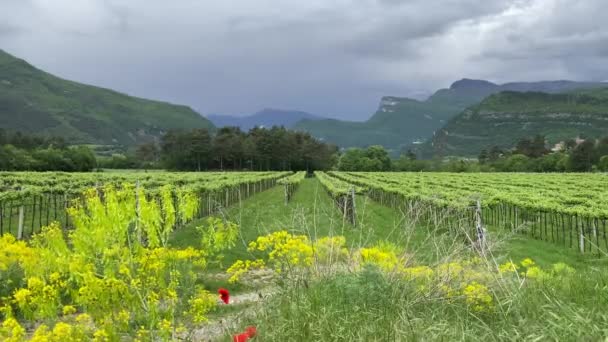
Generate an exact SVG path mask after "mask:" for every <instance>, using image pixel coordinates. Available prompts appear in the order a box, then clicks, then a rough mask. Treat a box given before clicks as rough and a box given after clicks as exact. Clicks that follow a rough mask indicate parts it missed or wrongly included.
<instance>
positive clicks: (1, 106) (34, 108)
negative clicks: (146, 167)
mask: <svg viewBox="0 0 608 342" xmlns="http://www.w3.org/2000/svg"><path fill="white" fill-rule="evenodd" d="M0 127H1V128H4V129H8V130H21V131H24V132H29V133H36V134H49V135H60V136H63V137H65V138H66V139H67V140H68V141H70V142H71V143H92V144H122V145H133V144H137V143H139V142H143V141H148V140H151V139H155V138H156V137H158V136H160V135H161V134H162V133H163V132H164V131H167V130H169V129H188V128H211V129H212V128H213V124H212V123H211V122H210V121H208V120H207V119H205V118H203V117H202V116H200V115H199V114H198V113H197V112H195V111H193V110H192V109H191V108H189V107H187V106H181V105H174V104H170V103H166V102H160V101H153V100H147V99H141V98H137V97H133V96H129V95H126V94H122V93H119V92H116V91H113V90H109V89H105V88H100V87H95V86H90V85H85V84H81V83H77V82H73V81H68V80H64V79H61V78H59V77H56V76H54V75H51V74H49V73H46V72H44V71H42V70H39V69H37V68H35V67H34V66H32V65H30V64H29V63H27V62H26V61H24V60H22V59H18V58H16V57H14V56H12V55H10V54H8V53H6V52H4V51H3V50H0Z"/></svg>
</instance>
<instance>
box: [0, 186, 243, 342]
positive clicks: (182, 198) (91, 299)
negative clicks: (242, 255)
mask: <svg viewBox="0 0 608 342" xmlns="http://www.w3.org/2000/svg"><path fill="white" fill-rule="evenodd" d="M173 190H174V189H172V188H170V187H163V188H162V189H161V191H160V193H159V194H158V196H159V197H160V199H159V201H160V204H159V205H154V204H152V203H156V200H155V199H153V198H151V197H150V198H147V196H149V195H146V192H145V191H143V190H142V189H137V188H136V187H135V186H134V185H132V184H124V185H123V186H122V187H120V188H115V187H114V186H111V185H108V186H106V187H104V188H103V190H96V189H91V190H88V191H87V192H86V193H85V194H84V199H83V201H82V202H81V203H80V202H79V203H75V205H74V206H73V207H71V208H70V209H69V214H70V217H71V220H72V221H73V222H74V226H75V229H74V230H72V231H71V232H70V233H69V234H68V235H67V239H66V238H65V236H64V233H63V232H62V230H61V229H60V227H59V226H58V224H56V223H53V224H52V225H50V226H49V227H46V228H44V229H43V231H42V233H40V234H38V235H36V236H35V237H34V238H33V239H32V240H31V242H30V243H29V244H26V243H24V242H21V241H16V240H15V239H14V238H13V237H12V236H11V235H4V236H3V237H1V238H0V247H2V248H1V249H0V279H6V278H8V277H10V280H11V281H10V282H7V283H6V284H5V285H4V286H7V287H8V289H4V288H3V289H2V290H3V292H8V296H3V297H2V298H0V307H1V308H2V310H1V311H0V312H1V315H2V320H3V321H9V322H10V327H8V325H3V326H2V327H1V328H0V338H3V339H6V338H13V337H15V335H16V334H18V335H19V337H20V339H17V340H21V338H23V334H22V333H21V331H20V330H19V329H16V328H20V325H19V323H17V320H19V321H22V322H26V323H27V325H28V326H33V325H34V324H33V323H34V322H35V323H36V326H37V327H36V331H35V332H34V334H33V335H34V336H36V338H37V339H36V340H44V341H46V340H53V341H54V340H57V341H72V340H74V341H76V340H90V339H92V338H93V337H95V338H98V337H99V336H104V337H106V338H107V339H109V340H118V339H124V338H125V337H129V338H133V337H135V336H136V335H141V334H152V335H154V336H161V337H163V339H164V340H172V339H176V338H177V336H178V334H179V333H183V330H184V326H185V325H186V324H192V323H200V322H203V321H205V320H206V316H207V314H208V313H209V311H211V310H212V309H213V308H214V307H215V305H216V302H217V299H216V297H215V296H214V295H211V294H210V293H209V292H208V291H206V290H204V289H203V288H201V287H200V286H199V285H197V278H198V276H197V274H198V273H199V272H202V271H203V270H204V267H205V266H206V263H207V259H208V258H211V257H213V256H215V255H216V253H219V252H220V251H222V250H223V249H225V248H228V247H230V246H232V245H233V244H234V238H235V236H234V234H232V237H231V238H223V239H222V238H217V237H216V238H214V239H213V249H206V250H205V251H204V252H203V251H201V250H200V249H199V248H192V247H189V248H185V249H175V248H169V247H166V245H167V243H166V239H167V236H168V233H169V232H170V231H171V230H173V228H174V224H175V221H176V219H180V220H182V221H187V220H190V219H192V216H193V215H194V212H195V210H196V205H197V203H198V201H196V199H195V197H192V196H189V195H187V194H185V193H178V195H177V197H176V198H175V199H174V198H173V194H174V191H173ZM174 203H175V205H177V206H178V207H179V208H187V209H184V210H179V211H177V212H176V211H175V210H174ZM142 209H143V210H142ZM210 222H214V221H210ZM210 224H211V223H210ZM228 225H229V226H230V227H232V229H233V230H234V229H235V228H234V224H233V223H228ZM214 229H215V228H213V227H212V228H207V229H206V231H213V230H214ZM14 269H19V270H20V271H21V272H17V273H16V272H14ZM75 314H78V315H75ZM11 320H12V321H11ZM47 324H54V325H55V327H54V328H53V329H49V328H48V326H47ZM7 327H8V328H7ZM9 328H10V329H9ZM180 331H181V332H180Z"/></svg>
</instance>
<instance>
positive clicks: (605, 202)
mask: <svg viewBox="0 0 608 342" xmlns="http://www.w3.org/2000/svg"><path fill="white" fill-rule="evenodd" d="M320 176H321V177H320V180H321V182H322V183H323V184H324V185H325V186H326V188H327V189H328V191H330V193H334V194H336V196H338V195H339V194H343V193H346V192H347V191H348V189H354V188H355V187H356V188H357V192H362V191H363V190H362V189H365V190H364V191H365V193H366V194H367V195H368V196H369V197H370V198H372V199H374V200H376V201H378V202H379V203H381V204H384V205H388V206H390V207H393V208H402V209H406V210H405V211H406V212H412V209H413V208H424V209H425V213H423V214H424V215H427V218H428V219H431V218H432V219H434V220H437V219H441V220H442V222H443V223H444V224H445V226H446V227H447V228H449V227H450V226H451V225H453V224H458V223H459V221H460V220H461V219H465V220H467V221H468V225H469V226H473V225H474V223H473V221H474V212H475V209H476V208H477V205H478V204H479V206H480V207H481V216H482V218H483V221H484V223H485V224H486V225H487V226H490V227H494V228H502V229H509V230H511V231H514V232H518V233H521V234H526V235H529V236H530V237H533V238H537V239H541V240H545V241H550V242H553V243H557V244H561V245H563V246H567V247H570V248H578V249H579V250H580V252H581V253H592V252H593V253H597V254H598V255H604V254H606V252H607V251H608V237H607V235H606V234H607V232H606V230H607V227H606V226H607V225H608V223H607V221H608V175H605V174H594V175H590V174H498V173H497V174H470V173H464V174H449V173H382V172H369V173H366V172H330V173H327V174H325V173H323V174H322V175H320ZM349 184H351V185H350V187H349ZM416 213H417V214H419V211H416Z"/></svg>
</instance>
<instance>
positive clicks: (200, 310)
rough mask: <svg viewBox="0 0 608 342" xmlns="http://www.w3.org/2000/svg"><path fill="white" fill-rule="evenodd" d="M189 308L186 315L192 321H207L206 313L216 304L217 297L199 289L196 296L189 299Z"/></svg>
mask: <svg viewBox="0 0 608 342" xmlns="http://www.w3.org/2000/svg"><path fill="white" fill-rule="evenodd" d="M189 304H190V310H189V311H188V315H189V316H190V317H192V320H193V322H195V323H201V322H206V321H207V313H208V312H209V311H211V310H212V309H213V308H214V307H215V306H216V305H217V297H216V296H214V295H212V294H211V293H209V291H206V290H199V291H198V293H197V294H196V296H194V297H193V298H192V299H190V300H189Z"/></svg>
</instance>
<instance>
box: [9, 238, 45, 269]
mask: <svg viewBox="0 0 608 342" xmlns="http://www.w3.org/2000/svg"><path fill="white" fill-rule="evenodd" d="M36 259H37V258H36V255H35V254H34V251H33V250H32V248H30V247H29V246H27V245H26V244H25V242H23V241H18V240H16V239H15V238H14V237H13V236H12V235H10V234H6V235H3V236H0V271H6V270H8V269H9V268H10V267H12V266H15V265H19V264H23V263H28V264H33V263H35V260H36Z"/></svg>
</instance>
